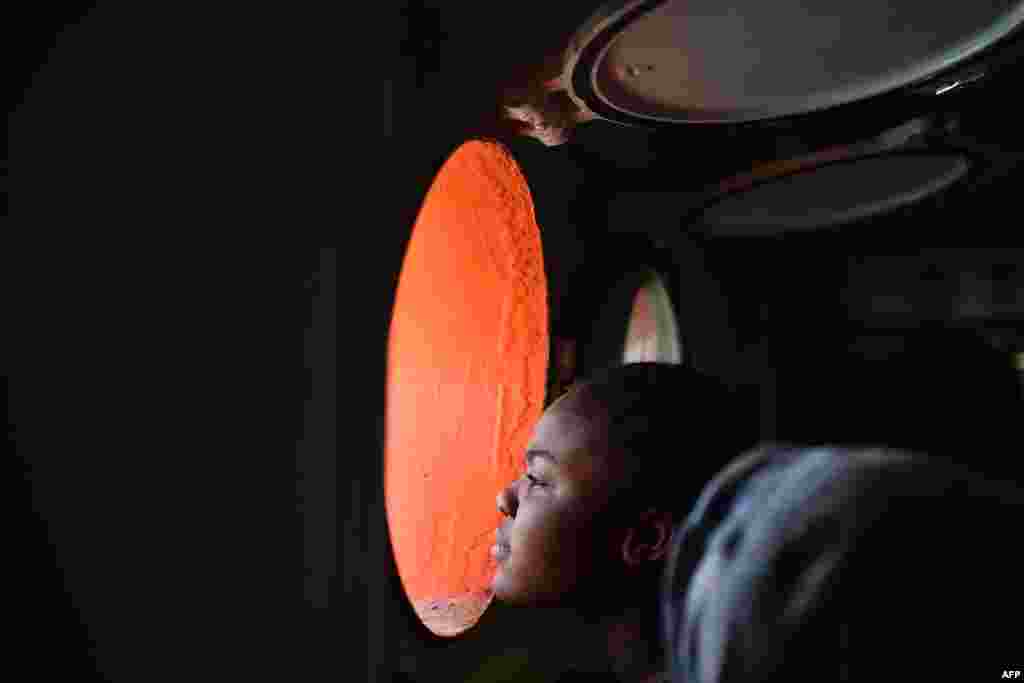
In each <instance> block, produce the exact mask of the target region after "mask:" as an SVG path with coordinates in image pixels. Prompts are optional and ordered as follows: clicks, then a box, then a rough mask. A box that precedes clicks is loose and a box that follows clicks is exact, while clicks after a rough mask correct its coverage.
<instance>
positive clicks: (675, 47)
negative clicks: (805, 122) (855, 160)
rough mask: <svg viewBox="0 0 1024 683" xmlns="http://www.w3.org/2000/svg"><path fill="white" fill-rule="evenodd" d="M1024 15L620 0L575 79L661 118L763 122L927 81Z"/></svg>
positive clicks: (878, 5) (970, 9) (987, 6)
mask: <svg viewBox="0 0 1024 683" xmlns="http://www.w3.org/2000/svg"><path fill="white" fill-rule="evenodd" d="M1022 23H1024V0H978V1H977V2H970V3H953V4H944V5H942V7H941V11H937V6H936V5H935V4H934V3H933V2H925V1H924V0H864V1H863V2H857V3H851V2H845V1H844V0H821V1H820V2H816V3H813V4H811V5H809V4H808V3H806V2H800V1H798V0H778V1H777V2H754V1H752V0H748V1H746V2H744V1H742V0H726V2H721V1H718V0H715V1H712V0H686V1H685V2H684V1H682V0H668V1H667V2H650V1H648V2H630V3H623V2H619V3H615V4H614V5H613V6H612V7H611V8H609V7H606V8H604V9H603V10H602V11H601V12H600V13H598V14H597V15H595V19H594V20H592V21H591V22H590V25H589V27H587V28H585V29H584V30H583V31H581V33H580V34H579V39H578V41H577V47H578V49H579V53H580V55H581V56H580V58H579V59H578V61H576V62H575V63H574V64H573V68H574V69H575V70H584V71H586V73H574V75H573V81H574V83H576V84H577V87H576V90H577V92H576V93H575V94H576V95H577V96H578V97H580V98H581V99H583V100H588V99H590V100H593V99H594V98H596V99H597V100H599V101H600V103H601V104H603V105H605V106H606V108H611V109H612V110H617V111H620V112H623V113H624V114H626V115H630V116H633V117H640V118H642V119H646V120H650V121H652V122H655V121H660V122H669V123H672V122H679V123H739V122H746V121H756V120H761V119H768V118H778V117H784V116H791V115H798V114H806V113H809V112H813V111H817V110H821V109H826V108H829V107H834V106H837V105H841V104H844V103H849V102H853V101H856V100H862V99H865V98H869V97H872V96H875V95H880V94H882V93H886V92H889V91H893V90H895V89H898V88H901V87H904V86H907V85H910V84H912V83H916V82H919V81H922V80H925V79H927V78H929V77H931V76H934V75H936V74H938V73H940V72H942V71H943V70H944V69H947V68H949V67H951V66H954V65H956V64H959V63H961V62H963V61H964V60H965V59H967V58H969V57H972V56H975V55H977V54H978V53H980V52H981V51H983V50H985V49H986V48H988V47H990V46H992V45H993V44H994V43H996V42H997V41H999V40H1000V39H1001V38H1003V37H1005V36H1007V35H1008V34H1010V33H1011V32H1013V31H1014V30H1015V29H1017V28H1018V27H1020V26H1021V24H1022ZM580 83H583V84H584V85H583V88H580V87H579V85H578V84H580ZM581 90H589V92H581Z"/></svg>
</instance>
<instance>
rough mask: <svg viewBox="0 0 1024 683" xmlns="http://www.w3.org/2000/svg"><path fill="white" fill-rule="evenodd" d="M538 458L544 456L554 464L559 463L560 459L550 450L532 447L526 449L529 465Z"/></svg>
mask: <svg viewBox="0 0 1024 683" xmlns="http://www.w3.org/2000/svg"><path fill="white" fill-rule="evenodd" d="M536 458H543V459H544V460H548V461H549V462H551V463H552V464H553V465H557V464H558V459H557V458H555V456H554V455H552V454H551V452H550V451H545V450H539V449H530V450H528V451H526V464H527V465H530V464H532V463H533V461H534V460H535V459H536Z"/></svg>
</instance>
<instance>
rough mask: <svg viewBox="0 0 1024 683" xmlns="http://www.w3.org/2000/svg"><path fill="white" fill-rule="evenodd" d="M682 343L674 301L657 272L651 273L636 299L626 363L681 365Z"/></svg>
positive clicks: (625, 356) (623, 358) (627, 333)
mask: <svg viewBox="0 0 1024 683" xmlns="http://www.w3.org/2000/svg"><path fill="white" fill-rule="evenodd" d="M682 355H683V350H682V344H680V342H679V328H678V326H677V325H676V316H675V313H673V311H672V300H671V298H670V297H669V294H668V290H666V289H665V286H664V285H663V284H662V282H661V278H659V277H658V275H657V273H655V272H653V271H648V272H647V273H646V274H645V275H644V280H643V283H642V284H641V285H640V288H639V289H638V290H637V292H636V295H635V297H634V298H633V310H632V313H631V314H630V318H629V328H628V329H627V331H626V343H625V346H624V348H623V351H622V362H623V363H640V362H644V361H658V362H662V363H681V362H682Z"/></svg>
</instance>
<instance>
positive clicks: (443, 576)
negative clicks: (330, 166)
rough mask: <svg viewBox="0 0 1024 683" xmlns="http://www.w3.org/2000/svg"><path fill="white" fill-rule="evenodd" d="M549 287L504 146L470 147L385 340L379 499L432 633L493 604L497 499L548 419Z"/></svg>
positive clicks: (415, 258)
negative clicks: (382, 498) (539, 423)
mask: <svg viewBox="0 0 1024 683" xmlns="http://www.w3.org/2000/svg"><path fill="white" fill-rule="evenodd" d="M547 364H548V309H547V283H546V280H545V275H544V262H543V255H542V251H541V241H540V230H539V228H538V226H537V223H536V218H535V215H534V207H533V201H532V199H531V196H530V191H529V187H528V186H527V183H526V180H525V178H524V177H523V175H522V173H521V171H520V169H519V167H518V166H517V164H516V163H515V161H514V160H513V159H512V157H511V156H510V155H509V153H508V151H507V150H506V149H505V148H504V147H502V146H501V145H499V144H497V143H493V142H484V141H470V142H467V143H465V144H463V145H462V146H461V147H459V148H458V149H457V150H456V151H455V152H454V154H452V156H451V157H450V158H449V159H448V160H447V161H446V162H445V164H444V165H443V167H442V168H441V171H440V172H439V173H438V176H437V178H436V179H435V180H434V183H433V185H432V186H431V188H430V190H429V192H428V193H427V196H426V199H425V201H424V203H423V206H422V208H421V209H420V213H419V216H418V217H417V220H416V224H415V226H414V227H413V232H412V238H411V240H410V243H409V247H408V250H407V252H406V255H405V261H404V262H403V265H402V272H401V276H400V278H399V283H398V291H397V293H396V298H395V308H394V312H393V315H392V321H391V330H390V334H389V339H388V369H387V414H386V424H385V429H386V432H385V436H386V445H385V452H384V489H385V490H384V495H385V508H386V510H387V519H388V529H389V533H390V535H391V543H392V547H393V549H394V552H395V561H396V565H397V567H398V573H399V576H400V577H401V580H402V585H403V586H404V588H405V591H406V594H407V596H408V597H409V600H410V601H411V603H412V605H413V607H414V609H415V610H416V613H417V614H418V615H419V617H420V619H421V620H422V621H423V623H424V624H425V625H426V626H427V628H429V629H430V630H431V631H432V632H433V633H435V634H437V635H440V636H455V635H458V634H459V633H462V632H463V631H465V630H466V629H468V628H470V627H472V626H473V625H474V624H475V623H476V622H477V620H478V619H479V618H480V616H481V614H483V612H484V610H485V609H486V608H487V605H488V604H489V603H490V600H491V597H492V595H491V592H490V589H489V586H490V582H491V579H492V578H493V576H494V572H495V569H496V567H495V564H494V560H493V559H492V558H491V556H490V552H489V551H490V546H491V545H492V544H493V542H494V531H495V529H496V528H497V526H498V524H499V523H500V521H501V517H500V514H499V513H498V511H497V509H496V506H495V498H496V496H497V494H498V491H499V490H500V488H501V487H502V486H504V485H506V484H507V483H508V482H509V481H510V480H512V479H514V478H516V477H518V476H520V475H521V473H522V470H523V467H524V465H523V463H522V455H523V451H524V450H525V449H526V444H527V441H528V440H529V438H530V433H531V431H532V429H533V425H534V423H535V422H536V421H537V419H538V418H539V417H540V414H541V411H542V410H543V405H544V390H545V380H546V373H547Z"/></svg>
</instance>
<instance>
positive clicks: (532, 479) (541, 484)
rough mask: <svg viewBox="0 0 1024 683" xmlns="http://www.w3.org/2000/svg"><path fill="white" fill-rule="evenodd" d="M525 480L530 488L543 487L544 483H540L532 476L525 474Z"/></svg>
mask: <svg viewBox="0 0 1024 683" xmlns="http://www.w3.org/2000/svg"><path fill="white" fill-rule="evenodd" d="M526 478H527V479H528V480H529V481H530V487H531V488H532V487H534V486H544V482H542V481H541V480H540V479H538V478H537V477H535V476H533V475H532V474H527V475H526Z"/></svg>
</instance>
